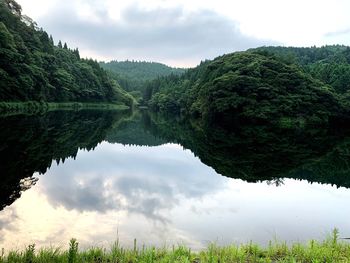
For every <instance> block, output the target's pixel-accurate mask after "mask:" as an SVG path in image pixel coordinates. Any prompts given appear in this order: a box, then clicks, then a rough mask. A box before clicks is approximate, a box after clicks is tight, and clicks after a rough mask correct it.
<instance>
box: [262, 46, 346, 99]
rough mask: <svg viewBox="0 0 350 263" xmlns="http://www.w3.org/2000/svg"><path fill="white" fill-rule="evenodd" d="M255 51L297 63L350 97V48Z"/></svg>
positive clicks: (279, 48) (273, 48) (281, 48)
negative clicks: (265, 52) (268, 53)
mask: <svg viewBox="0 0 350 263" xmlns="http://www.w3.org/2000/svg"><path fill="white" fill-rule="evenodd" d="M255 50H261V51H267V52H270V53H273V54H276V55H277V56H279V57H281V58H282V59H284V60H285V61H289V62H293V63H297V64H299V65H300V66H301V67H302V68H303V70H304V71H305V72H307V73H309V74H310V75H311V76H313V77H314V78H317V79H319V80H321V81H323V82H324V83H326V84H328V85H330V86H332V87H333V88H334V89H335V91H336V92H338V93H340V94H344V95H345V96H346V97H349V95H350V94H349V92H350V47H347V46H341V45H334V46H323V47H320V48H316V47H308V48H306V47H305V48H295V47H260V48H257V49H255Z"/></svg>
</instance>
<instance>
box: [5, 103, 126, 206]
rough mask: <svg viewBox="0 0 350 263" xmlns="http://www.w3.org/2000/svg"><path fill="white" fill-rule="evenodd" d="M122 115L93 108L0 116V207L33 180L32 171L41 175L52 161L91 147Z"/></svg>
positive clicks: (11, 200) (63, 159) (74, 155)
mask: <svg viewBox="0 0 350 263" xmlns="http://www.w3.org/2000/svg"><path fill="white" fill-rule="evenodd" d="M124 117H125V115H121V113H119V112H116V111H94V110H86V111H78V112H73V111H54V112H49V113H47V114H45V115H42V116H41V115H33V116H26V115H16V116H10V117H0V125H1V130H0V140H1V142H2V145H1V149H0V171H1V175H0V178H1V182H0V201H1V203H0V210H1V208H3V207H4V206H6V205H9V204H11V203H12V202H13V201H14V200H15V199H17V198H18V197H19V196H20V193H21V191H22V190H25V189H27V188H28V187H30V184H29V185H28V183H31V182H35V180H34V179H33V178H32V176H33V173H34V172H38V173H41V174H43V173H45V172H46V170H47V169H48V168H49V167H50V166H51V164H52V161H56V162H57V163H59V162H64V161H65V159H67V158H75V157H76V155H77V152H78V150H79V149H86V150H92V149H94V148H95V147H96V146H97V144H98V143H100V142H101V141H102V140H103V139H104V138H105V137H106V135H107V133H108V131H109V130H110V129H111V128H112V127H116V126H117V125H118V122H119V121H120V120H121V119H122V118H124ZM24 179H25V180H24Z"/></svg>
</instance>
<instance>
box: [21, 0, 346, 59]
mask: <svg viewBox="0 0 350 263" xmlns="http://www.w3.org/2000/svg"><path fill="white" fill-rule="evenodd" d="M19 3H20V4H21V5H22V6H23V10H24V13H26V14H28V15H29V16H31V17H33V18H34V19H35V20H36V21H37V22H38V23H39V25H40V26H42V27H43V28H44V29H46V30H47V31H48V32H49V33H52V34H53V35H54V38H55V39H58V38H59V39H62V40H64V41H67V42H68V43H69V44H70V46H73V47H74V46H78V47H79V48H80V50H81V52H82V53H83V55H85V56H93V57H95V58H100V59H105V60H108V59H119V60H120V59H126V58H130V59H145V60H158V61H161V62H166V63H172V64H176V65H181V64H196V63H198V62H199V61H200V60H201V59H205V58H211V57H213V56H217V55H220V54H221V53H224V52H231V51H235V50H240V49H246V48H249V47H252V46H258V45H262V44H273V43H281V44H283V45H293V46H311V45H323V44H328V43H329V44H333V43H339V44H347V45H350V33H349V32H346V33H344V34H342V35H341V36H339V34H338V35H330V34H327V33H329V32H338V31H343V32H344V31H346V29H348V28H349V27H350V20H349V19H348V10H350V1H347V0H309V1H303V0H294V1H291V0H284V1H283V0H265V1H260V0H235V1H229V0H216V1H211V0H191V1H187V0H176V1H174V0H148V1H140V0H135V1H132V2H130V1H115V0H103V1H101V0H100V1H97V0H88V1H86V0H85V1H83V0H75V1H68V0H62V1H58V0H46V1H44V0H19ZM208 14H210V16H211V17H210V18H208ZM204 19H207V20H206V21H204ZM181 23H183V24H181ZM84 25H85V27H84ZM74 30H75V31H74ZM83 30H85V31H83ZM202 39H203V41H201V40H202ZM208 39H211V40H213V42H212V43H211V42H210V41H209V40H208ZM260 39H265V40H270V42H266V41H261V40H260ZM152 40H153V42H152ZM181 40H182V41H181ZM111 42H115V43H119V45H114V48H113V47H111V46H108V45H107V44H108V43H111ZM131 42H134V44H131ZM101 43H103V44H105V45H104V46H99V44H101ZM122 43H124V46H123V45H122ZM135 44H138V45H139V46H138V48H136V45H135ZM142 45H143V46H142ZM152 46H153V47H154V48H153V49H152Z"/></svg>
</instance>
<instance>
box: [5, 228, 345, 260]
mask: <svg viewBox="0 0 350 263" xmlns="http://www.w3.org/2000/svg"><path fill="white" fill-rule="evenodd" d="M5 262H69V263H73V262H128V263H129V262H193V263H199V262H332V263H335V262H350V243H349V242H343V241H338V236H337V232H336V231H334V233H333V236H332V237H329V238H327V239H325V240H324V241H321V242H319V241H310V242H309V243H308V244H301V243H295V244H293V245H290V246H288V245H286V243H272V242H270V244H269V245H268V246H267V247H260V246H258V245H256V244H253V243H249V244H245V245H240V246H237V245H230V246H226V247H219V246H216V245H213V244H212V245H209V246H208V248H207V249H206V250H203V251H199V252H193V251H191V249H189V248H187V247H185V246H177V247H171V248H155V247H147V248H146V247H142V248H138V246H137V244H136V240H135V242H134V248H131V249H125V248H122V247H121V246H120V245H119V243H118V242H116V243H114V244H113V245H112V246H111V247H110V248H109V249H106V248H100V247H93V248H90V249H87V250H80V249H79V243H78V242H77V241H76V240H75V239H72V240H71V241H70V243H69V249H68V250H62V249H60V248H54V247H50V248H44V249H40V250H36V249H35V245H30V246H28V247H27V249H26V250H24V251H18V250H16V251H11V252H9V253H6V251H4V250H3V251H2V254H1V255H0V263H5Z"/></svg>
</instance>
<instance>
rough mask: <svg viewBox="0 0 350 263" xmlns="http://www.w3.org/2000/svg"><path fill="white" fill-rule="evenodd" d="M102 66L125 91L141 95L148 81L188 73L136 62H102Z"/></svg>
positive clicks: (154, 63) (154, 64)
mask: <svg viewBox="0 0 350 263" xmlns="http://www.w3.org/2000/svg"><path fill="white" fill-rule="evenodd" d="M100 66H101V67H102V68H104V69H106V70H107V71H108V72H109V75H110V76H111V77H112V78H113V79H115V80H116V81H117V82H118V83H119V84H120V86H121V87H122V88H123V89H124V90H126V91H129V92H130V91H138V92H140V93H143V91H144V89H145V86H146V83H147V82H148V81H152V80H154V79H157V78H159V77H164V76H169V75H176V76H178V75H181V74H183V73H185V72H186V69H184V68H173V67H169V66H167V65H165V64H162V63H158V62H147V61H134V60H132V61H130V60H126V61H116V60H112V61H110V62H100ZM140 95H141V94H140Z"/></svg>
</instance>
